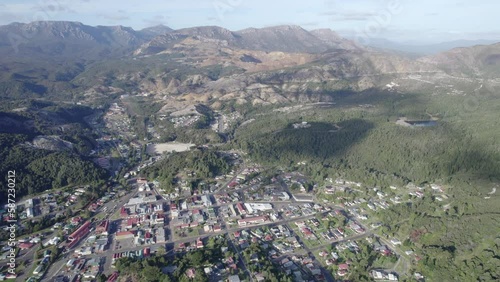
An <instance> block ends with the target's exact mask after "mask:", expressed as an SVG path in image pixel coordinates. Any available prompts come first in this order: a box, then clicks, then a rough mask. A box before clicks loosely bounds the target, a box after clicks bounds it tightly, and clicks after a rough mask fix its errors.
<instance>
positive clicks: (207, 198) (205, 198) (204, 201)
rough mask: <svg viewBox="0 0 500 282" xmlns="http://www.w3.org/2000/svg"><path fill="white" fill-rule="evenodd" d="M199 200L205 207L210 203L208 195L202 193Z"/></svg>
mask: <svg viewBox="0 0 500 282" xmlns="http://www.w3.org/2000/svg"><path fill="white" fill-rule="evenodd" d="M201 201H202V202H203V205H204V206H205V207H210V206H211V205H212V200H211V199H210V196H207V195H202V196H201Z"/></svg>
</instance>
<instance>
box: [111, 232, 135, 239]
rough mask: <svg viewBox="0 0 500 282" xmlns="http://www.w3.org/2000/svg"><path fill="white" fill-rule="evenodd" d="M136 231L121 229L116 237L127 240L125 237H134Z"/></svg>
mask: <svg viewBox="0 0 500 282" xmlns="http://www.w3.org/2000/svg"><path fill="white" fill-rule="evenodd" d="M133 238H134V233H133V232H132V231H121V232H116V235H115V239H116V240H125V239H133Z"/></svg>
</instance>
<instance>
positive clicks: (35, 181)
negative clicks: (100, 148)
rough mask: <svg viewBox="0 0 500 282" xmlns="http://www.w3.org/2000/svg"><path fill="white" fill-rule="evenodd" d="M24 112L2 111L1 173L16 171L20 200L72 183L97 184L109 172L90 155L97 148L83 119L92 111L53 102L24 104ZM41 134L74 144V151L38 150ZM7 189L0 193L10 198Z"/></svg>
mask: <svg viewBox="0 0 500 282" xmlns="http://www.w3.org/2000/svg"><path fill="white" fill-rule="evenodd" d="M21 106H24V107H25V109H24V110H23V111H19V112H16V113H7V112H0V122H2V123H6V124H8V125H9V126H2V127H0V159H1V160H2V162H0V174H1V175H3V177H7V171H9V170H15V171H16V176H17V177H16V182H17V183H16V189H17V195H16V196H17V197H22V196H24V195H28V194H33V193H39V192H43V191H45V190H47V189H51V188H58V187H63V186H67V185H69V184H75V185H78V184H87V183H96V182H98V181H99V180H102V179H104V178H105V177H107V172H106V171H105V170H103V169H101V168H99V167H98V166H96V165H95V164H94V163H93V162H92V161H91V160H90V159H88V158H87V157H85V155H86V154H88V152H89V151H90V150H91V149H92V148H93V147H94V146H95V140H94V136H93V134H92V132H91V130H90V128H88V126H87V124H86V123H85V121H84V120H83V117H84V116H86V115H90V114H91V113H92V110H91V109H90V108H87V107H82V106H74V105H66V106H56V105H54V104H53V103H49V102H40V101H27V102H25V103H21ZM39 135H57V136H59V137H60V138H61V139H62V140H65V141H68V142H71V143H72V144H73V149H72V150H66V151H49V150H43V149H35V148H33V147H32V146H31V145H29V144H28V143H27V142H31V141H32V140H33V138H34V137H36V136H39ZM6 192H7V186H3V187H2V188H1V190H0V196H2V198H6Z"/></svg>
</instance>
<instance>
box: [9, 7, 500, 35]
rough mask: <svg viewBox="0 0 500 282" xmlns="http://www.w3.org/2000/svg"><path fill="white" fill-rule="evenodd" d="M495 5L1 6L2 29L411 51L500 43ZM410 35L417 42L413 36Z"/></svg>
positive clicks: (499, 23)
mask: <svg viewBox="0 0 500 282" xmlns="http://www.w3.org/2000/svg"><path fill="white" fill-rule="evenodd" d="M498 10H500V2H498V1H494V0H484V1H481V2H476V1H471V0H462V1H458V2H457V1H454V0H442V1H439V3H435V2H434V1H432V0H422V1H418V2H416V1H409V0H349V1H347V0H310V1H308V2H306V3H304V2H299V1H283V0H277V1H267V0H266V1H264V0H253V1H247V0H168V1H157V0H144V1H140V2H138V1H126V3H125V4H124V1H119V0H46V1H44V0H5V1H3V2H2V3H0V25H6V24H9V23H12V22H24V23H27V22H32V21H38V20H47V21H62V20H64V21H79V22H82V23H84V24H87V25H123V26H130V27H132V28H134V29H142V28H145V27H150V26H154V25H159V24H163V25H166V26H169V27H171V28H174V29H179V28H185V27H193V26H207V25H216V26H221V27H224V28H228V29H230V30H240V29H244V28H248V27H256V28H261V27H266V26H274V25H300V26H302V27H303V28H305V29H308V30H312V29H318V28H330V29H332V30H335V31H337V32H338V33H340V34H341V35H343V36H346V37H351V38H354V39H360V40H361V41H366V40H367V39H368V40H370V39H376V38H386V39H389V40H392V41H396V42H409V43H416V44H430V43H440V42H445V41H452V40H461V39H465V40H479V39H485V40H493V41H495V40H497V41H500V29H499V28H498V27H499V26H500V19H499V18H498V16H497V11H498ZM415 35H418V37H416V36H415Z"/></svg>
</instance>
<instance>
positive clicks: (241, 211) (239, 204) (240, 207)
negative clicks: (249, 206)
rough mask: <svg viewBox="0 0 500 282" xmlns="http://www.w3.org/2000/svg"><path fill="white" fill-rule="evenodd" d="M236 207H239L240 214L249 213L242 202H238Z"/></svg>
mask: <svg viewBox="0 0 500 282" xmlns="http://www.w3.org/2000/svg"><path fill="white" fill-rule="evenodd" d="M236 208H237V209H238V212H239V213H240V214H246V213H247V212H246V210H245V208H244V207H243V205H242V204H241V203H237V204H236Z"/></svg>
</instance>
